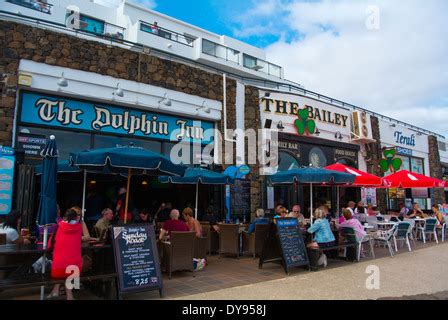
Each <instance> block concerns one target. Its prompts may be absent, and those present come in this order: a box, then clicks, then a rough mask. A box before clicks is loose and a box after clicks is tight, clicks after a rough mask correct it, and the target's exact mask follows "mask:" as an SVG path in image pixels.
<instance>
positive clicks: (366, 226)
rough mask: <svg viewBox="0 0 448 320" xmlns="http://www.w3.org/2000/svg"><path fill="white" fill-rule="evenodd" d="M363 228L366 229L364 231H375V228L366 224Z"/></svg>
mask: <svg viewBox="0 0 448 320" xmlns="http://www.w3.org/2000/svg"><path fill="white" fill-rule="evenodd" d="M363 227H364V230H366V231H367V230H371V229H374V226H371V225H369V224H364V225H363Z"/></svg>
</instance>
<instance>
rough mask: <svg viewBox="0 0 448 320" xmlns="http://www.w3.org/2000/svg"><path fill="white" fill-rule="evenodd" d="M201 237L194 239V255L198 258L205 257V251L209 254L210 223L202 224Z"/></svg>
mask: <svg viewBox="0 0 448 320" xmlns="http://www.w3.org/2000/svg"><path fill="white" fill-rule="evenodd" d="M201 228H202V237H200V238H198V237H196V238H195V239H194V257H195V258H198V259H206V258H207V252H208V254H210V225H207V226H203V225H201Z"/></svg>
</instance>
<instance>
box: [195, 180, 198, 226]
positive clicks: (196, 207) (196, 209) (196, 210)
mask: <svg viewBox="0 0 448 320" xmlns="http://www.w3.org/2000/svg"><path fill="white" fill-rule="evenodd" d="M198 194H199V181H197V182H196V206H195V207H194V218H195V219H196V220H197V219H198Z"/></svg>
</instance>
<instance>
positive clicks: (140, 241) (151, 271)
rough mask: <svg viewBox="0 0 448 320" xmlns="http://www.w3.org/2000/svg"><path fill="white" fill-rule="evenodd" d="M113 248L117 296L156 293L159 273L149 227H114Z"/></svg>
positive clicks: (149, 225)
mask: <svg viewBox="0 0 448 320" xmlns="http://www.w3.org/2000/svg"><path fill="white" fill-rule="evenodd" d="M112 231H113V246H114V254H115V262H116V266H117V272H118V280H119V281H118V283H119V289H120V294H126V293H134V292H141V291H148V290H156V289H158V290H159V292H160V296H161V297H162V296H163V284H162V273H161V270H160V264H159V254H158V251H157V247H156V239H155V234H154V226H153V225H152V224H130V225H120V226H115V227H113V230H112Z"/></svg>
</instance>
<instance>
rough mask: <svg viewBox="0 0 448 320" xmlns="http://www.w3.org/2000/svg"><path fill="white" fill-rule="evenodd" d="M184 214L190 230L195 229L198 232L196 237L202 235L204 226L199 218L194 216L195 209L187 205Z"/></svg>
mask: <svg viewBox="0 0 448 320" xmlns="http://www.w3.org/2000/svg"><path fill="white" fill-rule="evenodd" d="M182 216H183V217H184V219H185V221H186V222H187V226H188V229H190V231H194V232H195V233H196V237H197V238H200V237H202V226H201V224H200V223H199V221H198V220H196V219H195V218H194V217H193V210H191V208H190V207H187V208H185V209H184V211H182Z"/></svg>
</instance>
